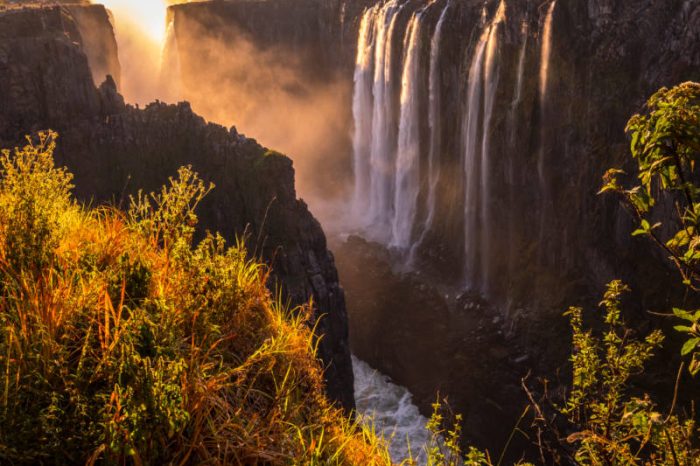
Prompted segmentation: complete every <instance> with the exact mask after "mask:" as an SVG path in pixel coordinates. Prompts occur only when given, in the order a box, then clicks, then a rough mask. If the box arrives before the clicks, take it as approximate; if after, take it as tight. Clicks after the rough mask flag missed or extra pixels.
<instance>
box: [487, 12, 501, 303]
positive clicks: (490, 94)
mask: <svg viewBox="0 0 700 466" xmlns="http://www.w3.org/2000/svg"><path fill="white" fill-rule="evenodd" d="M505 8H506V4H505V1H504V0H501V3H500V4H499V6H498V11H497V12H496V16H495V18H494V20H493V22H492V24H491V27H490V32H489V38H488V43H487V45H486V59H485V63H484V125H483V129H482V143H481V154H482V155H481V160H482V162H481V212H482V215H481V222H482V239H481V253H482V258H481V283H482V290H483V291H484V292H486V293H488V285H489V277H490V275H491V268H490V265H491V261H490V258H491V235H492V233H493V232H492V231H491V226H492V224H493V221H492V218H491V217H492V215H491V151H490V149H491V147H490V143H491V119H492V117H493V107H494V105H495V100H496V89H497V87H498V70H497V69H496V57H495V55H496V50H497V48H498V25H499V24H501V23H502V22H503V20H504V19H505Z"/></svg>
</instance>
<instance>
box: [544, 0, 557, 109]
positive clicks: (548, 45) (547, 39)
mask: <svg viewBox="0 0 700 466" xmlns="http://www.w3.org/2000/svg"><path fill="white" fill-rule="evenodd" d="M556 6H557V0H553V1H552V3H550V4H549V7H548V8H547V16H546V17H545V19H544V26H543V28H542V50H541V53H542V56H541V58H540V102H541V103H543V102H544V99H545V97H546V95H547V84H548V80H549V59H550V55H551V54H552V19H553V17H554V8H555V7H556Z"/></svg>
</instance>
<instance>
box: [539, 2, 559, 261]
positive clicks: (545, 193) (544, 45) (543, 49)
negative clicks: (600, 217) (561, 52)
mask: <svg viewBox="0 0 700 466" xmlns="http://www.w3.org/2000/svg"><path fill="white" fill-rule="evenodd" d="M556 6H557V1H556V0H553V1H552V3H550V4H549V7H548V8H547V15H546V16H545V20H544V25H543V27H542V37H541V41H542V42H541V45H540V53H541V55H540V76H539V78H540V82H539V84H540V89H539V91H540V115H542V116H544V114H545V110H546V104H547V92H548V90H549V89H548V85H549V62H550V58H551V53H552V21H553V18H554V9H555V7H556ZM542 120H543V121H542V122H540V149H539V155H538V159H537V175H538V178H539V181H540V190H541V193H542V206H543V208H542V212H541V215H540V234H539V236H540V238H539V243H540V244H545V238H544V232H545V231H546V227H547V222H548V214H547V212H548V209H549V203H550V202H551V195H550V193H549V189H548V187H547V184H546V179H547V174H546V173H545V152H546V150H547V145H546V143H547V141H546V132H545V129H546V127H545V125H544V118H542ZM544 251H545V250H544V249H542V250H541V252H542V253H543V252H544Z"/></svg>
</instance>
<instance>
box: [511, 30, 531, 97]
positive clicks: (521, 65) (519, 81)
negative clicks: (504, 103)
mask: <svg viewBox="0 0 700 466" xmlns="http://www.w3.org/2000/svg"><path fill="white" fill-rule="evenodd" d="M520 33H521V34H522V36H523V45H522V46H521V47H520V54H519V56H518V76H517V78H516V83H515V97H513V104H512V107H513V108H515V107H517V106H518V104H520V101H521V100H522V98H523V76H524V75H525V57H526V54H527V40H528V37H529V34H528V27H527V23H526V22H524V23H523V25H522V27H521V29H520Z"/></svg>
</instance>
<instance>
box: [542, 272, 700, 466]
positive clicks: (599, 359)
mask: <svg viewBox="0 0 700 466" xmlns="http://www.w3.org/2000/svg"><path fill="white" fill-rule="evenodd" d="M627 291H629V290H628V288H627V286H625V285H624V284H622V282H620V281H613V282H611V283H610V284H609V285H608V289H607V291H606V293H605V295H604V297H603V301H602V302H601V306H602V307H603V309H604V322H605V328H604V330H603V332H602V335H600V336H596V335H594V332H593V331H591V330H588V329H586V328H584V325H583V311H582V309H580V308H571V309H569V311H567V313H566V315H568V316H569V319H570V321H571V329H572V333H573V340H572V342H573V348H574V351H573V353H572V356H571V362H572V366H573V379H572V387H571V390H570V392H569V394H568V396H567V397H566V399H565V400H564V403H563V404H561V405H560V404H558V403H554V402H550V401H549V400H548V399H546V400H545V402H546V403H548V404H549V406H548V408H551V410H552V413H553V414H549V415H548V414H546V412H547V409H546V408H544V407H543V404H544V403H540V402H534V404H535V411H536V412H537V413H538V414H539V415H538V416H537V417H536V418H535V426H536V428H537V429H539V433H538V435H537V438H539V439H542V438H544V437H546V436H549V437H551V438H550V439H549V440H544V441H540V443H539V445H540V448H541V450H542V457H543V458H544V457H545V453H547V454H549V456H550V457H551V458H552V459H553V460H554V461H555V462H557V463H559V462H560V461H562V458H567V459H568V460H569V461H572V462H575V463H576V464H590V465H597V464H610V465H637V464H639V465H641V464H649V465H677V464H682V465H696V464H700V456H698V455H700V451H698V450H696V449H695V448H694V446H693V441H694V440H695V439H696V438H697V429H696V427H695V423H694V421H692V420H685V421H682V420H680V419H679V418H678V417H677V416H675V415H673V414H672V413H668V414H666V415H662V414H661V413H660V412H658V411H657V408H656V406H655V404H654V403H653V401H652V400H651V399H650V398H649V396H648V395H643V396H641V397H638V396H633V395H631V394H630V393H629V386H630V381H631V379H632V377H633V376H635V375H637V374H640V373H641V372H643V370H644V365H645V364H646V363H647V362H648V361H649V359H650V358H651V357H652V356H653V353H654V350H655V349H657V348H659V347H660V346H661V343H662V342H663V335H662V333H661V332H660V331H659V330H655V331H653V332H651V333H650V334H649V335H647V336H646V337H645V338H644V339H642V340H637V339H635V338H634V335H633V332H632V331H631V330H630V329H629V328H627V327H626V326H625V324H624V321H623V320H622V317H621V303H620V299H621V296H622V294H623V293H625V292H627ZM531 399H533V398H532V396H531ZM672 409H673V408H672ZM561 424H564V427H563V428H562V427H561Z"/></svg>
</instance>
